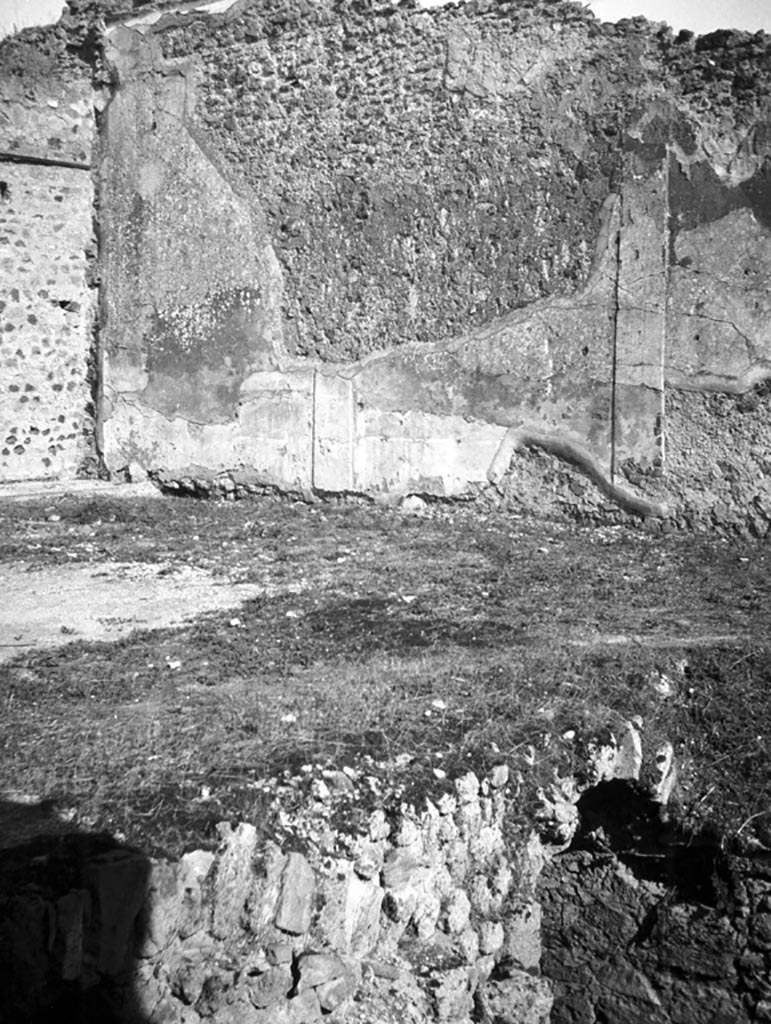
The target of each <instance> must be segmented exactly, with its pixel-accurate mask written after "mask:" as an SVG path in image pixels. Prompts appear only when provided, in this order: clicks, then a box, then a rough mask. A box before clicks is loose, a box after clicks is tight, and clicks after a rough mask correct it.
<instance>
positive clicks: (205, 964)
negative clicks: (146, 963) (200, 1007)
mask: <svg viewBox="0 0 771 1024" xmlns="http://www.w3.org/2000/svg"><path fill="white" fill-rule="evenodd" d="M209 957H210V951H209V950H207V949H203V948H199V949H186V950H185V951H184V953H183V954H182V955H181V956H180V958H179V960H178V961H177V962H176V964H173V965H171V968H170V974H171V991H172V992H173V993H174V995H175V996H176V997H177V998H178V999H181V1000H182V1002H183V1003H185V1004H186V1005H187V1006H193V1005H194V1004H195V1003H197V1002H198V999H199V998H200V995H201V992H202V991H203V986H204V982H205V981H206V978H207V977H208V975H209V973H210V970H211V961H210V958H209Z"/></svg>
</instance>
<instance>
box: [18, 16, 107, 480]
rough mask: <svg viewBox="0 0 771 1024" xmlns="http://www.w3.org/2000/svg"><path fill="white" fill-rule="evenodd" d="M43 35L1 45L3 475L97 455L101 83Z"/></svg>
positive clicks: (70, 472) (38, 474)
mask: <svg viewBox="0 0 771 1024" xmlns="http://www.w3.org/2000/svg"><path fill="white" fill-rule="evenodd" d="M44 41H45V37H44V36H43V35H41V36H40V39H37V37H36V35H35V33H32V34H31V39H30V41H29V42H27V43H26V44H25V43H24V42H23V41H22V42H21V43H20V42H19V41H13V40H12V41H9V42H8V43H6V44H4V45H3V47H2V48H1V49H0V267H1V268H2V282H1V283H0V293H1V294H0V309H1V310H2V313H0V324H1V327H2V333H1V334H0V365H1V366H2V370H3V373H2V386H1V388H0V392H1V393H2V399H1V400H0V435H1V436H0V481H9V480H22V479H37V478H47V477H53V478H64V479H67V478H72V477H74V476H76V475H77V474H78V473H80V472H82V471H84V470H86V469H87V468H88V467H89V466H91V467H93V464H94V456H95V444H94V415H93V408H92V406H91V400H92V395H91V378H92V372H93V365H92V363H93V359H94V353H93V351H92V349H93V324H94V308H95V302H94V295H95V292H94V280H93V275H94V265H95V260H96V247H95V239H94V229H93V214H94V187H93V181H92V177H91V155H92V147H93V136H94V114H93V105H92V97H91V85H90V81H89V74H88V69H87V67H86V66H85V65H83V66H80V67H78V66H77V62H67V61H66V60H62V59H61V56H62V55H61V52H59V51H58V50H57V48H56V47H54V48H53V52H50V51H49V52H46V49H45V48H44V47H43V45H42V44H43V42H44ZM49 42H50V40H49Z"/></svg>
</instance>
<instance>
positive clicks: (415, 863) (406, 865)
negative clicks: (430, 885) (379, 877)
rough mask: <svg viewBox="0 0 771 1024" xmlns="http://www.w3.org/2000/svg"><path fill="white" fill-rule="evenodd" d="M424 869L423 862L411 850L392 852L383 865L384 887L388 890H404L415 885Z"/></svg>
mask: <svg viewBox="0 0 771 1024" xmlns="http://www.w3.org/2000/svg"><path fill="white" fill-rule="evenodd" d="M422 869H423V861H422V859H421V858H420V857H418V856H417V855H416V854H415V853H413V852H412V851H410V850H403V849H401V850H392V851H391V853H390V854H389V855H388V857H387V858H386V862H385V864H384V865H383V885H384V886H385V887H386V888H387V889H403V888H405V886H408V885H411V884H413V882H414V880H415V878H416V876H417V875H418V873H419V872H420V871H421V870H422Z"/></svg>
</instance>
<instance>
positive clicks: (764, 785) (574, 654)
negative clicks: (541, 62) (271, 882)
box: [0, 499, 771, 852]
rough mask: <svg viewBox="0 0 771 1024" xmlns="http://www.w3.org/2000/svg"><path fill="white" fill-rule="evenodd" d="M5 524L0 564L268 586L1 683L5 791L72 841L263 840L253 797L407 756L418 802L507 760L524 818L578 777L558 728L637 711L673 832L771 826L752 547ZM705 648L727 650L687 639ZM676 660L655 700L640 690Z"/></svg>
mask: <svg viewBox="0 0 771 1024" xmlns="http://www.w3.org/2000/svg"><path fill="white" fill-rule="evenodd" d="M0 527H1V528H2V536H3V538H4V539H3V546H2V554H3V557H4V558H6V559H9V558H12V559H14V560H20V561H24V562H26V563H31V564H46V565H47V564H50V563H51V562H57V561H73V560H75V561H92V562H98V561H100V560H107V559H111V560H120V561H164V562H170V563H172V564H193V565H197V566H201V567H203V568H207V569H210V570H215V571H217V572H219V573H221V574H223V575H227V576H229V577H230V578H233V579H238V580H250V581H255V582H260V583H263V584H265V586H266V588H267V589H266V596H265V597H263V598H259V599H255V600H254V601H250V602H248V603H247V604H246V605H245V606H244V607H243V609H242V610H241V611H240V612H239V613H238V615H237V616H235V617H234V616H233V615H232V614H231V613H217V614H211V615H207V616H203V617H201V618H200V619H199V620H197V621H196V622H195V623H193V624H191V625H187V626H184V627H180V628H178V629H173V630H158V631H149V632H143V633H136V634H134V635H132V636H131V637H129V638H127V639H126V640H123V641H120V642H117V643H114V644H85V643H78V644H73V645H71V646H69V647H66V648H62V649H60V650H58V651H54V652H41V653H39V654H30V655H25V656H21V657H18V658H16V659H15V660H14V661H12V662H10V663H8V664H6V665H5V666H4V667H2V669H0V702H2V704H1V706H2V717H1V718H0V744H2V747H1V749H2V759H1V760H0V789H2V790H5V791H9V790H14V791H24V792H28V793H36V794H39V795H40V796H41V797H47V798H52V799H55V800H56V801H57V803H58V804H59V806H60V807H64V808H72V815H73V819H74V820H76V821H78V822H79V823H80V826H81V827H87V828H94V829H95V828H100V827H105V828H108V829H110V830H113V831H119V832H121V833H122V834H124V835H126V837H127V838H129V839H131V840H133V841H135V842H137V843H139V844H140V845H143V846H145V847H146V848H150V849H158V848H163V849H166V850H168V851H169V852H176V851H178V850H179V849H181V848H182V847H185V846H189V845H193V844H200V842H201V841H202V840H205V838H206V837H207V835H208V834H209V833H210V830H211V826H212V824H213V823H214V822H216V821H218V820H221V819H222V818H223V817H232V818H236V817H249V818H251V819H252V820H258V821H259V820H263V819H264V816H265V800H266V797H265V792H264V790H263V788H262V786H261V780H264V779H266V778H270V777H276V776H280V775H281V774H282V773H284V772H287V773H289V774H290V775H291V774H292V773H294V772H296V770H297V769H298V768H299V766H300V765H302V764H304V763H323V764H331V765H334V766H336V767H343V766H345V765H348V766H354V765H356V764H357V763H363V759H365V758H369V759H371V760H368V761H367V762H366V763H367V764H368V765H369V766H370V767H369V768H368V770H375V769H373V768H372V764H373V763H374V762H385V761H389V760H393V759H394V758H395V757H398V756H399V755H404V754H408V755H410V757H411V758H412V760H411V762H410V765H409V768H408V770H407V771H406V774H407V775H408V776H409V779H410V780H411V781H412V783H414V784H415V785H416V786H417V788H418V789H420V788H421V787H422V788H423V789H430V788H431V787H437V786H441V784H442V781H441V780H442V776H443V773H446V774H447V775H448V776H452V775H453V774H456V773H458V772H459V771H461V770H462V769H464V768H466V767H473V768H474V769H475V770H477V771H483V770H485V769H486V768H487V767H490V766H492V765H493V764H495V763H500V762H501V761H505V762H507V763H509V764H510V766H511V767H512V769H513V770H514V773H515V778H517V779H519V780H521V794H520V802H521V814H522V816H523V820H524V819H526V818H527V815H528V814H530V813H531V811H532V799H533V795H534V793H535V790H536V789H537V786H538V785H539V784H542V783H543V782H544V781H545V780H547V779H548V778H550V777H551V776H552V775H553V773H554V771H559V772H562V773H567V772H569V771H570V770H571V769H572V767H573V766H574V764H575V763H576V759H577V750H576V740H575V739H573V738H570V734H571V732H573V731H576V733H577V735H578V737H579V740H580V737H582V736H584V737H588V736H589V735H590V734H591V733H592V732H593V731H594V732H597V731H601V730H602V728H603V727H604V726H606V725H608V724H611V725H613V724H617V723H618V721H619V719H622V718H628V717H630V716H632V715H636V714H637V715H641V716H642V717H643V719H644V721H645V723H646V729H647V731H648V732H649V733H650V734H651V735H657V734H659V733H667V734H668V735H669V736H670V738H671V739H672V740H673V742H675V743H676V745H677V746H678V749H679V752H680V755H681V756H682V757H683V758H684V759H685V760H686V761H687V762H688V763H691V764H693V765H694V772H693V773H692V786H691V789H690V791H689V792H687V793H686V798H687V804H688V806H687V808H686V810H687V811H688V812H689V813H691V814H692V815H700V816H701V817H702V818H709V817H711V818H714V819H715V820H719V821H720V822H721V823H722V824H723V826H724V827H725V828H727V829H729V830H730V829H733V830H736V829H738V828H740V827H741V825H742V824H743V823H744V822H745V820H747V819H748V818H749V817H750V816H752V815H756V817H755V818H753V822H755V823H756V824H758V825H763V823H764V821H765V818H764V814H765V810H766V809H768V808H769V807H771V782H769V772H768V768H769V753H770V752H769V750H768V746H767V744H766V743H765V740H764V739H763V740H762V741H761V739H760V738H759V737H764V736H765V735H771V712H770V711H769V709H768V707H767V704H768V702H767V700H766V699H765V695H766V692H767V674H768V673H767V670H766V667H765V666H766V664H767V662H768V657H767V651H766V649H765V646H764V644H763V643H762V642H761V643H757V642H754V643H752V644H751V643H750V642H749V640H748V639H747V638H749V637H751V636H752V634H753V633H754V632H756V631H757V629H758V628H759V627H760V626H761V624H762V623H763V622H764V620H767V614H768V611H769V594H768V586H767V582H766V581H767V579H768V572H767V569H768V566H767V559H768V554H767V551H766V549H765V547H761V546H755V547H752V548H750V547H743V548H737V547H731V546H729V545H726V544H724V543H722V542H720V541H715V542H712V543H708V542H706V541H704V540H695V539H692V538H664V539H662V538H653V537H652V536H649V535H646V534H644V533H638V534H635V533H632V532H630V531H627V530H622V529H619V528H615V529H605V530H598V529H594V530H593V529H590V528H586V529H578V528H573V527H568V526H565V525H562V526H560V525H558V524H555V523H543V522H540V523H539V522H533V521H525V520H517V519H513V518H510V517H509V518H507V517H505V516H499V515H487V516H483V515H480V514H478V513H477V514H475V513H474V510H461V511H457V512H451V511H448V510H442V509H438V510H436V512H435V514H430V515H426V516H424V517H417V516H407V515H404V514H401V513H399V512H395V511H388V510H379V509H373V508H369V507H366V506H356V505H354V506H306V505H299V504H292V503H289V502H281V501H278V500H273V499H265V500H260V501H253V502H252V501H250V502H241V503H237V504H225V503H200V502H194V501H189V500H188V501H184V500H175V499H169V500H168V501H162V502H159V501H144V502H143V501H135V500H132V501H125V502H124V501H114V500H110V501H105V500H93V501H85V502H84V501H83V500H81V501H76V500H73V499H67V500H59V501H56V502H50V501H49V502H47V503H43V502H36V503H28V504H11V503H7V504H5V505H3V506H0ZM280 581H282V582H287V581H289V582H292V583H293V584H297V592H296V593H286V592H284V593H279V594H276V593H275V587H274V589H273V590H270V587H271V586H272V585H273V584H276V583H277V582H280ZM268 594H273V596H267V595H268ZM715 634H720V635H725V634H736V635H737V637H739V639H738V640H737V641H736V642H735V643H733V644H728V645H725V644H724V645H722V646H716V645H715V644H713V643H709V642H707V643H695V642H692V641H694V639H695V640H700V639H703V638H705V637H706V638H707V640H708V639H709V636H710V635H715ZM620 635H624V636H626V637H627V638H629V637H639V639H640V641H641V642H640V643H635V642H626V643H612V642H608V641H609V640H613V639H616V640H617V639H618V637H619V636H620ZM689 638H690V639H689ZM685 663H687V671H686V673H685V674H683V673H682V672H681V673H680V675H679V676H678V687H677V692H676V693H675V694H674V695H673V696H672V697H671V698H669V699H667V700H662V699H661V698H660V697H659V696H658V695H657V694H656V693H655V691H654V690H653V689H652V688H651V687H650V686H649V685H648V684H647V683H646V679H647V678H648V677H649V675H650V673H651V672H652V671H655V670H656V669H658V670H660V671H664V672H669V673H671V674H673V677H674V675H675V674H676V672H675V666H676V665H677V664H679V665H680V667H681V668H682V667H683V665H684V664H685ZM405 778H406V776H405ZM402 781H405V780H402ZM204 797H206V799H204Z"/></svg>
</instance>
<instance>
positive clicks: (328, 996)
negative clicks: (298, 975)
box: [316, 971, 356, 1013]
mask: <svg viewBox="0 0 771 1024" xmlns="http://www.w3.org/2000/svg"><path fill="white" fill-rule="evenodd" d="M355 992H356V978H355V976H354V974H353V973H352V972H351V971H347V972H346V973H345V974H342V975H341V976H340V977H339V978H333V979H332V980H331V981H325V982H324V983H323V984H321V985H319V986H317V988H316V995H317V996H318V997H319V1003H320V1004H321V1009H322V1010H323V1011H324V1012H325V1013H331V1012H332V1011H333V1010H339V1009H340V1007H341V1006H342V1005H343V1003H345V1002H346V1000H348V999H351V998H352V997H353V995H354V993H355Z"/></svg>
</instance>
